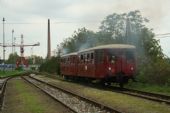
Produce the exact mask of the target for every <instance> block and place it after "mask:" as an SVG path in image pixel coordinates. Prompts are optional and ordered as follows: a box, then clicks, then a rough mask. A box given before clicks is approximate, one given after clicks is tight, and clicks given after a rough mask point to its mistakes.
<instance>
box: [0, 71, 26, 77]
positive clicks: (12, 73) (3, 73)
mask: <svg viewBox="0 0 170 113" xmlns="http://www.w3.org/2000/svg"><path fill="white" fill-rule="evenodd" d="M23 73H25V71H18V70H13V71H11V70H9V71H7V70H6V71H2V70H1V71H0V78H1V77H7V76H15V75H19V74H23Z"/></svg>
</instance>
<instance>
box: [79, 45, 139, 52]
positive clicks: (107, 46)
mask: <svg viewBox="0 0 170 113" xmlns="http://www.w3.org/2000/svg"><path fill="white" fill-rule="evenodd" d="M135 48H136V47H135V46H133V45H129V44H109V45H101V46H96V47H92V48H89V49H84V50H82V51H79V52H85V51H90V50H97V49H135Z"/></svg>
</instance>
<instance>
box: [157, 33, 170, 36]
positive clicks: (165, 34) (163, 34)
mask: <svg viewBox="0 0 170 113" xmlns="http://www.w3.org/2000/svg"><path fill="white" fill-rule="evenodd" d="M160 35H170V33H163V34H156V35H155V36H160Z"/></svg>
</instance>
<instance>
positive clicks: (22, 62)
mask: <svg viewBox="0 0 170 113" xmlns="http://www.w3.org/2000/svg"><path fill="white" fill-rule="evenodd" d="M0 46H3V47H20V57H19V58H18V59H17V61H16V67H19V65H25V66H26V67H28V61H27V60H26V59H25V57H24V47H28V46H40V43H39V42H38V43H35V44H24V37H23V34H21V44H12V45H11V44H5V45H3V44H1V43H0Z"/></svg>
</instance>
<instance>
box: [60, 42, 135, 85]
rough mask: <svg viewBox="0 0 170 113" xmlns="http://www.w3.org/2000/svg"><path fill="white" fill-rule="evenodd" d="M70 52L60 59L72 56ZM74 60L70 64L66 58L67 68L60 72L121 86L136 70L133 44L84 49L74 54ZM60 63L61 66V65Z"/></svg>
mask: <svg viewBox="0 0 170 113" xmlns="http://www.w3.org/2000/svg"><path fill="white" fill-rule="evenodd" d="M72 57H73V55H72V54H68V55H66V56H62V59H67V58H70V59H71V58H72ZM74 57H75V61H74V63H73V64H72V65H71V64H70V63H69V60H66V62H67V61H68V62H67V63H65V64H64V62H63V63H61V64H62V65H65V67H67V68H61V73H62V74H63V75H67V76H78V77H81V78H90V79H99V80H101V81H102V82H103V83H107V84H110V83H111V82H118V83H120V85H121V86H122V85H123V84H124V83H126V82H128V79H130V78H133V76H134V73H135V70H136V60H135V59H136V58H135V46H133V45H127V44H111V45H103V46H97V47H93V48H90V49H85V50H83V51H79V52H77V53H76V54H74ZM62 65H61V67H62Z"/></svg>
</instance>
